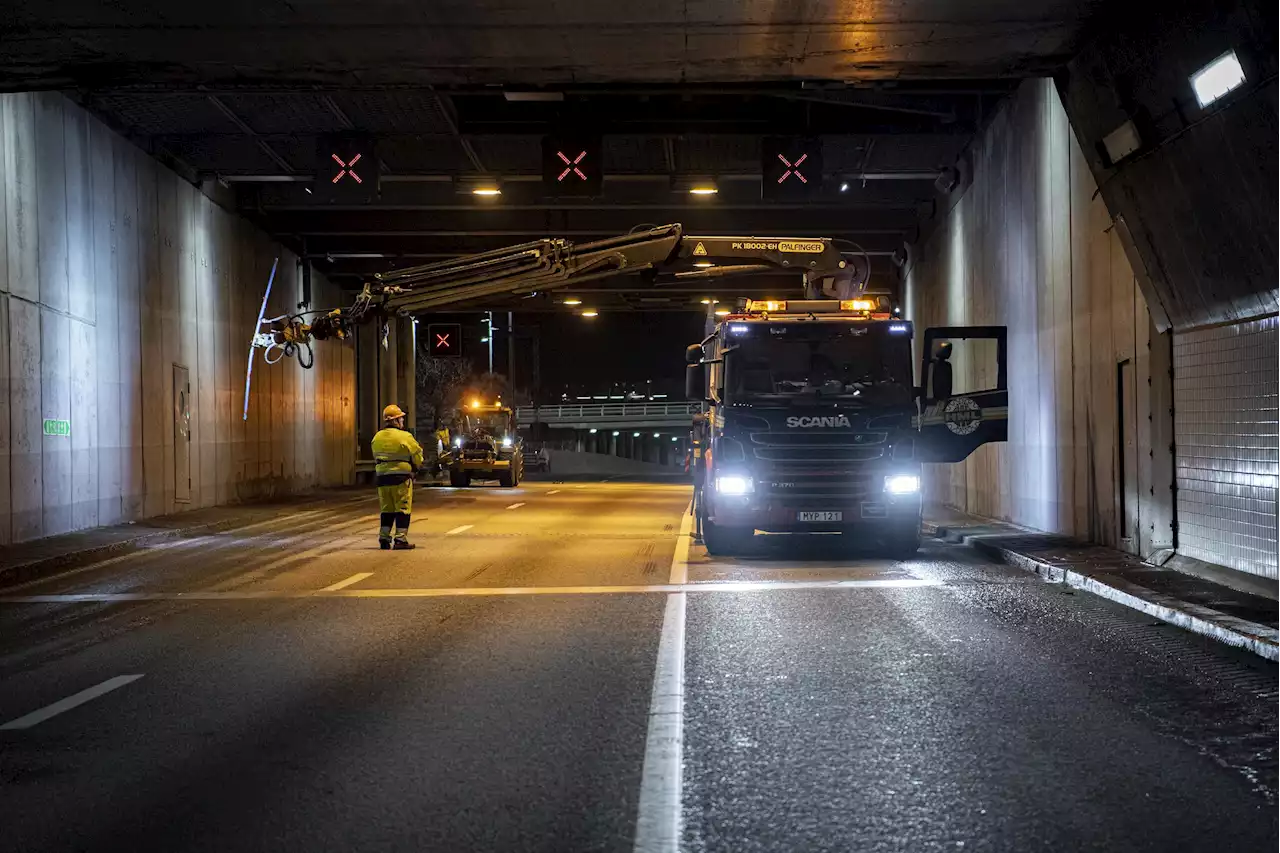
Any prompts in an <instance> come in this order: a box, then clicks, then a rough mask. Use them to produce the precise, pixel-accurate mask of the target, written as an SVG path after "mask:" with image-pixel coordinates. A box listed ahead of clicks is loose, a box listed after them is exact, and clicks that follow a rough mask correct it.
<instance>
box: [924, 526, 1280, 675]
mask: <svg viewBox="0 0 1280 853" xmlns="http://www.w3.org/2000/svg"><path fill="white" fill-rule="evenodd" d="M925 533H926V534H929V535H932V536H934V537H936V538H939V539H944V540H946V541H948V542H956V543H960V544H964V545H969V546H971V547H972V548H973V549H974V550H976V551H979V552H981V553H983V554H985V555H986V556H988V557H991V558H992V559H995V560H998V561H1000V562H1002V563H1006V564H1008V565H1010V566H1015V567H1017V568H1019V569H1023V570H1024V571H1028V572H1034V573H1035V574H1037V575H1039V576H1040V577H1042V578H1044V579H1045V580H1046V581H1050V582H1052V583H1061V584H1065V585H1066V586H1069V587H1072V588H1073V589H1081V590H1084V591H1085V592H1091V593H1093V594H1094V595H1099V596H1101V597H1103V598H1106V599H1109V600H1111V601H1114V602H1116V603H1117V604H1123V605H1124V606H1125V607H1131V608H1133V609H1134V610H1137V611H1139V612H1142V613H1145V614H1147V615H1148V616H1154V617H1155V618H1157V619H1160V620H1162V621H1164V622H1168V623H1169V624H1171V625H1177V626H1178V627H1179V628H1184V629H1186V630H1188V631H1191V632H1193V633H1196V634H1200V635H1201V636H1204V637H1209V638H1210V639H1213V640H1217V641H1218V642H1220V643H1225V644H1226V645H1229V646H1235V647H1236V648H1240V649H1246V650H1247V651H1250V652H1253V653H1254V654H1256V655H1258V656H1259V657H1262V658H1265V659H1267V660H1270V661H1277V660H1280V644H1278V642H1277V639H1278V637H1277V633H1278V632H1277V630H1276V629H1275V628H1272V627H1270V626H1267V625H1259V624H1258V623H1256V622H1249V621H1247V620H1245V619H1237V618H1236V617H1234V616H1229V615H1227V614H1226V613H1222V612H1220V611H1217V610H1214V609H1212V608H1209V607H1201V606H1200V605H1198V604H1191V603H1190V602H1186V601H1182V600H1181V599H1177V598H1174V597H1172V596H1169V595H1164V594H1163V593H1158V592H1154V591H1153V590H1149V589H1147V588H1146V587H1142V586H1138V585H1137V584H1133V583H1129V582H1128V581H1126V580H1124V579H1123V578H1118V577H1114V576H1112V575H1110V574H1109V573H1107V572H1096V573H1091V574H1090V573H1082V572H1078V571H1075V570H1073V569H1068V568H1064V567H1063V566H1057V565H1053V564H1052V563H1047V562H1044V561H1042V560H1037V559H1036V558H1035V557H1032V556H1030V555H1028V554H1024V553H1021V552H1019V551H1015V550H1013V549H1011V548H1006V547H1003V546H1001V545H998V544H996V543H995V542H993V541H990V540H991V539H993V538H1004V537H1005V536H1016V535H1018V531H1016V530H1011V531H1009V533H1008V534H998V533H985V534H977V535H965V534H963V533H961V532H959V531H952V530H949V529H948V528H947V527H945V526H940V525H936V524H930V523H926V524H925Z"/></svg>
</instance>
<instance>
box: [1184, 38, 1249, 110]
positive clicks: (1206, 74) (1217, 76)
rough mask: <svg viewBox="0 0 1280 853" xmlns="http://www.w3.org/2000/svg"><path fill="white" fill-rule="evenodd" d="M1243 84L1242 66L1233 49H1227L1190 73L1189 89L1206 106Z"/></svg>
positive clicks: (1198, 101)
mask: <svg viewBox="0 0 1280 853" xmlns="http://www.w3.org/2000/svg"><path fill="white" fill-rule="evenodd" d="M1243 85H1244V68H1242V67H1241V66H1240V59H1239V58H1238V57H1237V56H1236V52H1235V51H1234V50H1228V51H1227V52H1226V53H1224V54H1222V56H1219V57H1218V58H1217V59H1215V60H1214V61H1213V62H1210V63H1209V64H1208V65H1206V66H1205V67H1204V68H1201V69H1200V70H1199V71H1197V72H1196V73H1195V74H1192V75H1191V89H1192V91H1194V92H1195V93H1196V102H1197V103H1199V104H1200V106H1201V107H1202V108H1203V107H1207V106H1209V105H1210V104H1212V103H1213V102H1214V101H1216V100H1218V99H1219V98H1221V97H1222V96H1223V95H1225V94H1227V93H1228V92H1230V91H1231V90H1232V89H1238V88H1240V87H1241V86H1243Z"/></svg>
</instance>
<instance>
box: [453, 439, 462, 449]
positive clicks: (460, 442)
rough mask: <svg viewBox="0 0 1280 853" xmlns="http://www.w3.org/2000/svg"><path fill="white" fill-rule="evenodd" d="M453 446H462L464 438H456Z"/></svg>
mask: <svg viewBox="0 0 1280 853" xmlns="http://www.w3.org/2000/svg"><path fill="white" fill-rule="evenodd" d="M453 446H454V447H461V446H462V439H461V438H455V439H454V440H453Z"/></svg>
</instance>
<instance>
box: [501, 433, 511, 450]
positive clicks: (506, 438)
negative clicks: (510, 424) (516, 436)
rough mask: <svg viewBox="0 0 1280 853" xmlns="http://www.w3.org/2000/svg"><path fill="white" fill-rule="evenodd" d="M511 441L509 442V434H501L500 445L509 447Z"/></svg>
mask: <svg viewBox="0 0 1280 853" xmlns="http://www.w3.org/2000/svg"><path fill="white" fill-rule="evenodd" d="M511 443H512V442H511V436H509V435H505V436H503V437H502V446H503V447H510V446H511Z"/></svg>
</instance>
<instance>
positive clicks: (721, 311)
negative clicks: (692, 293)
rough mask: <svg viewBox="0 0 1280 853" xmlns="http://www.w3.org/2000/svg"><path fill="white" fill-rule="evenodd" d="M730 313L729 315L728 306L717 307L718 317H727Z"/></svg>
mask: <svg viewBox="0 0 1280 853" xmlns="http://www.w3.org/2000/svg"><path fill="white" fill-rule="evenodd" d="M728 315H729V309H728V308H717V309H716V316H717V317H727V316H728Z"/></svg>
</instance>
